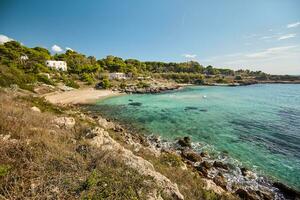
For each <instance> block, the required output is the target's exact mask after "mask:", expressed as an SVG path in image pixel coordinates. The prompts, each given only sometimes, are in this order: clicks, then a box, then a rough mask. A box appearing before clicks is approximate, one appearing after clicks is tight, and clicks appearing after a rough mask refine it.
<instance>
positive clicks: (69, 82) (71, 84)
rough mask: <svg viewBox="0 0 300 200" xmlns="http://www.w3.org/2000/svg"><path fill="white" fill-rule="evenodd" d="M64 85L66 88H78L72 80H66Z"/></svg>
mask: <svg viewBox="0 0 300 200" xmlns="http://www.w3.org/2000/svg"><path fill="white" fill-rule="evenodd" d="M65 84H66V86H68V87H72V88H76V89H78V88H80V86H79V85H78V84H77V83H76V82H75V81H73V80H72V79H68V80H66V82H65Z"/></svg>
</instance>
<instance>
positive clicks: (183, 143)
mask: <svg viewBox="0 0 300 200" xmlns="http://www.w3.org/2000/svg"><path fill="white" fill-rule="evenodd" d="M177 144H179V145H180V146H181V147H188V148H191V147H192V144H191V138H190V137H184V138H180V139H179V140H178V141H177Z"/></svg>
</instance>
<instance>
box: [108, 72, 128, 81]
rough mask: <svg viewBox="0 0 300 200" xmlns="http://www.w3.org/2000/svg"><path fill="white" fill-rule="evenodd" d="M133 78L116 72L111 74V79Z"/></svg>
mask: <svg viewBox="0 0 300 200" xmlns="http://www.w3.org/2000/svg"><path fill="white" fill-rule="evenodd" d="M131 77H132V75H131V74H125V73H120V72H115V73H109V79H110V80H113V79H130V78H131Z"/></svg>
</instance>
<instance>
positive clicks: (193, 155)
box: [181, 150, 202, 162]
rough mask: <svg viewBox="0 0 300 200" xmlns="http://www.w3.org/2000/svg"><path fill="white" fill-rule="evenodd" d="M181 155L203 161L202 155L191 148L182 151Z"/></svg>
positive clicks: (194, 160)
mask: <svg viewBox="0 0 300 200" xmlns="http://www.w3.org/2000/svg"><path fill="white" fill-rule="evenodd" d="M181 155H182V157H183V158H185V159H188V160H190V161H192V162H201V161H202V157H201V156H200V155H199V154H198V153H196V152H194V151H191V150H186V151H183V152H182V153H181Z"/></svg>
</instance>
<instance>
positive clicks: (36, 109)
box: [30, 106, 41, 113]
mask: <svg viewBox="0 0 300 200" xmlns="http://www.w3.org/2000/svg"><path fill="white" fill-rule="evenodd" d="M30 109H31V110H32V111H34V112H39V113H40V112H41V110H40V109H39V108H38V107H36V106H33V107H31V108H30Z"/></svg>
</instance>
